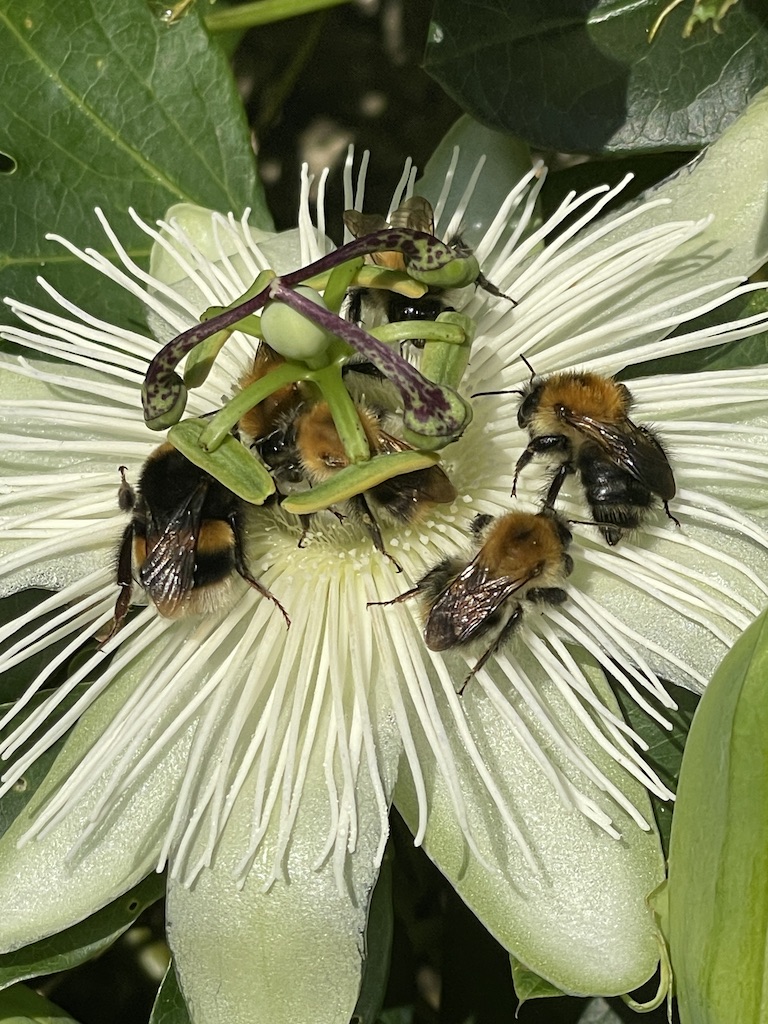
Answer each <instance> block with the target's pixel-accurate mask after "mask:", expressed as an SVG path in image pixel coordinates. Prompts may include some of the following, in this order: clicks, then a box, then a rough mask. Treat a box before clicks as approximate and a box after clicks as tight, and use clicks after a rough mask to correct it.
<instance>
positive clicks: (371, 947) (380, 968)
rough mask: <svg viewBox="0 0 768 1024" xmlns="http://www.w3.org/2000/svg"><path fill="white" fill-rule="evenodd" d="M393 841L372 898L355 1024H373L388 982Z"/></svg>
mask: <svg viewBox="0 0 768 1024" xmlns="http://www.w3.org/2000/svg"><path fill="white" fill-rule="evenodd" d="M393 857H394V853H393V847H392V841H391V840H390V841H389V843H388V844H387V849H386V850H385V851H384V859H383V860H382V862H381V868H380V869H379V877H378V879H377V881H376V885H375V886H374V887H373V892H372V894H371V905H370V908H369V910H368V924H367V926H366V930H365V959H364V960H363V974H362V981H361V983H360V995H359V997H358V1000H357V1004H356V1005H355V1009H354V1012H353V1014H352V1020H353V1022H354V1021H355V1020H357V1021H359V1024H374V1022H375V1021H376V1020H377V1018H378V1015H379V1011H380V1010H381V1007H382V1004H383V1002H384V993H385V992H386V990H387V982H388V981H389V964H390V958H391V954H392V935H393V933H394V927H395V922H394V911H393V906H392V860H393Z"/></svg>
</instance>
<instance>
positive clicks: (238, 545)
mask: <svg viewBox="0 0 768 1024" xmlns="http://www.w3.org/2000/svg"><path fill="white" fill-rule="evenodd" d="M229 525H230V527H231V528H232V536H233V538H234V561H235V569H237V571H238V573H239V575H240V576H242V578H243V579H244V580H245V582H246V583H247V584H248V585H249V586H251V587H253V588H254V590H258V592H259V593H260V594H261V595H262V597H267V598H269V600H270V601H271V602H272V603H273V604H275V605H277V607H278V608H279V609H280V611H281V613H282V616H283V618H284V619H285V624H286V626H287V627H288V628H289V629H290V627H291V620H290V618H289V616H288V612H287V611H286V610H285V608H283V606H282V605H281V604H280V602H279V601H278V599H277V598H276V597H275V595H274V594H273V593H272V591H271V590H269V589H267V587H265V586H264V584H263V583H260V582H259V581H258V580H257V579H256V577H255V576H252V575H251V573H250V571H249V569H248V566H247V565H246V564H245V557H244V556H243V545H242V542H241V540H240V530H239V526H238V521H237V515H235V514H233V515H231V516H230V517H229Z"/></svg>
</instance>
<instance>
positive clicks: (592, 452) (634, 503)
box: [512, 371, 680, 545]
mask: <svg viewBox="0 0 768 1024" xmlns="http://www.w3.org/2000/svg"><path fill="white" fill-rule="evenodd" d="M631 406H632V395H631V393H630V391H629V389H628V388H627V387H625V385H624V384H620V383H619V382H618V381H616V380H614V379H613V378H612V377H603V376H601V375H600V374H598V373H587V372H576V371H569V372H565V373H553V374H552V375H551V376H549V377H544V378H542V377H536V376H533V377H532V378H531V382H530V384H529V385H528V386H527V387H526V388H525V389H524V390H523V392H522V400H521V402H520V407H519V409H518V412H517V422H518V424H519V425H520V427H522V428H523V429H524V430H527V431H528V434H529V435H530V441H529V442H528V447H527V448H526V449H525V451H524V452H523V454H522V455H521V456H520V458H519V459H518V460H517V465H516V466H515V479H514V484H513V487H512V494H513V495H514V494H515V491H516V488H517V480H518V477H519V475H520V473H521V471H522V470H523V469H524V468H525V467H526V466H527V465H528V463H529V462H530V461H531V459H532V458H533V457H534V456H535V455H545V456H550V457H551V458H552V460H553V461H556V462H558V463H559V464H560V465H559V468H558V470H557V472H556V473H555V475H554V477H553V479H552V483H551V485H550V488H549V492H548V494H547V497H546V500H545V505H547V506H552V505H553V504H554V502H555V500H556V498H557V495H558V493H559V491H560V488H561V487H562V485H563V482H564V481H565V478H566V477H567V476H568V474H569V473H574V472H576V473H578V474H579V477H580V479H581V484H582V486H583V488H584V494H585V497H586V499H587V504H588V505H589V507H590V509H591V511H592V516H593V519H594V521H595V523H596V524H599V525H600V527H601V531H602V533H603V536H604V537H605V539H606V540H607V542H608V543H609V544H611V545H614V544H618V542H619V541H620V540H621V538H622V536H623V533H624V531H625V530H631V529H635V528H636V527H638V526H639V525H640V524H641V523H642V521H643V519H644V518H645V517H646V515H647V513H648V512H649V511H650V509H651V508H652V507H653V505H654V503H655V501H656V499H657V498H658V499H660V500H661V503H662V505H663V506H664V511H665V512H666V514H667V516H669V518H670V519H671V520H672V521H673V522H674V523H675V524H676V525H677V526H679V525H680V523H679V522H678V520H677V519H675V517H674V516H673V515H672V513H671V512H670V511H669V501H670V500H671V499H672V498H674V496H675V478H674V475H673V473H672V468H671V466H670V464H669V459H668V458H667V453H666V452H665V451H664V448H663V446H662V443H661V441H659V439H658V438H657V437H656V435H655V434H654V432H653V431H652V430H651V428H650V427H648V426H645V425H644V424H637V423H633V422H632V420H631V419H630V418H629V411H630V409H631Z"/></svg>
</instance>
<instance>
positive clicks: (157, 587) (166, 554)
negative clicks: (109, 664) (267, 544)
mask: <svg viewBox="0 0 768 1024" xmlns="http://www.w3.org/2000/svg"><path fill="white" fill-rule="evenodd" d="M125 473H126V471H125V467H124V466H121V467H120V474H121V478H122V483H121V484H120V488H119V491H118V502H119V504H120V507H121V508H122V509H123V510H124V511H131V513H132V516H131V521H130V523H129V524H128V526H127V527H126V528H125V531H124V533H123V539H122V542H121V544H120V548H119V551H118V557H117V582H118V584H119V586H120V593H119V595H118V598H117V602H116V604H115V614H114V619H113V622H112V626H111V629H110V632H109V635H108V636H107V637H106V639H105V641H104V642H106V640H108V639H111V637H113V636H114V635H115V634H116V633H117V632H118V630H119V629H120V628H121V627H122V625H123V623H124V622H125V617H126V615H127V614H128V608H129V605H130V602H131V595H132V593H133V583H134V577H135V578H136V579H138V582H139V583H140V584H141V586H142V587H143V589H144V590H145V591H146V593H147V594H148V596H149V597H150V599H151V600H152V602H153V603H154V605H155V607H156V608H157V610H158V611H159V612H160V614H161V615H165V616H167V617H168V618H177V617H181V616H185V615H202V614H205V613H207V612H211V611H213V610H215V609H218V608H220V607H222V606H223V605H224V604H226V602H227V601H228V600H231V594H230V591H231V584H232V581H233V579H234V575H235V574H237V575H239V576H241V577H242V579H244V580H245V582H246V583H248V584H249V586H251V587H253V588H254V589H255V590H258V592H259V593H260V594H262V595H263V596H264V597H267V598H269V600H270V601H272V602H274V604H275V605H277V607H278V608H279V609H280V611H281V612H282V614H283V617H284V618H285V621H286V624H287V625H290V619H289V618H288V615H287V613H286V611H285V609H284V608H283V606H282V605H281V604H280V602H279V601H278V599H277V598H276V597H275V596H274V594H272V593H271V592H270V591H269V590H268V589H267V588H266V587H265V586H264V585H263V584H262V583H260V582H259V581H258V580H257V579H256V578H255V577H254V576H253V575H252V574H251V572H250V570H249V569H248V566H247V563H246V560H245V554H244V540H243V535H244V529H245V516H246V508H245V506H246V503H245V502H244V501H242V500H241V499H240V498H238V497H237V495H235V494H233V493H232V491H230V490H229V489H228V488H226V487H225V486H224V485H223V484H221V483H219V481H218V480H216V479H215V478H214V477H212V476H210V474H208V473H206V472H205V471H204V470H202V469H200V468H199V467H198V466H195V465H194V464H193V463H192V462H190V461H189V460H188V459H187V458H185V456H183V455H182V454H181V452H179V451H177V450H176V449H175V448H174V447H173V446H172V445H170V444H167V443H166V444H161V445H160V446H159V447H158V448H155V450H154V451H153V452H152V454H151V455H150V456H149V458H148V459H147V461H146V462H145V464H144V467H143V469H142V471H141V476H140V477H139V483H138V492H137V491H134V489H133V487H131V485H130V484H129V483H128V481H127V479H126V475H125Z"/></svg>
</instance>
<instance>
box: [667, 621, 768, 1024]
mask: <svg viewBox="0 0 768 1024" xmlns="http://www.w3.org/2000/svg"><path fill="white" fill-rule="evenodd" d="M766 678H768V613H763V615H761V616H760V618H759V619H757V620H756V621H755V622H754V623H753V624H752V625H751V626H750V627H749V629H747V631H746V632H745V633H744V634H743V636H742V637H741V638H740V639H739V640H738V641H737V642H736V644H735V645H734V647H733V649H732V650H731V651H730V653H729V654H728V655H726V657H725V658H724V660H723V662H722V664H721V665H720V667H719V668H718V670H717V671H716V672H715V675H714V677H713V679H712V681H711V682H710V684H709V686H708V687H707V689H706V691H705V693H704V696H703V697H702V699H701V703H700V704H699V708H698V710H697V712H696V715H695V717H694V720H693V724H692V726H691V731H690V735H689V737H688V743H687V746H686V749H685V754H684V756H683V764H682V768H681V772H680V782H679V785H678V791H677V793H678V799H677V807H676V809H675V815H674V819H673V822H672V837H671V844H670V854H669V886H668V895H669V936H668V938H669V943H670V952H671V957H672V968H673V971H674V975H675V986H676V993H677V997H678V1004H679V1008H680V1020H681V1022H682V1024H733V1022H735V1021H739V1022H740V1024H742V1022H743V1024H753V1022H754V1024H758V1022H759V1021H763V1020H765V1016H766V1002H765V993H766V988H767V985H768V969H767V968H766V964H767V963H768V960H767V959H766V955H767V954H768V844H766V841H765V837H766V834H768V759H767V758H766V756H765V737H766V735H767V734H768V687H767V686H766Z"/></svg>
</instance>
